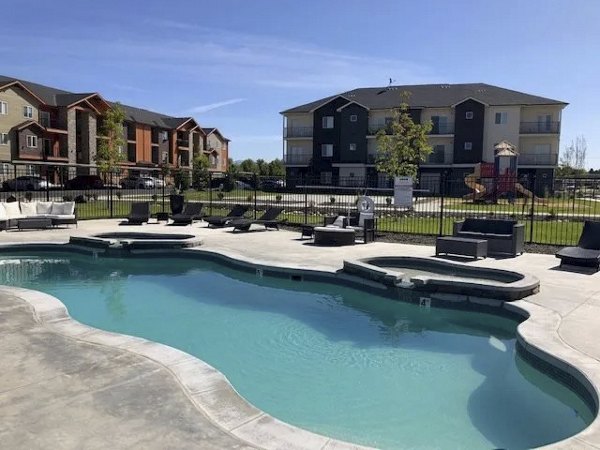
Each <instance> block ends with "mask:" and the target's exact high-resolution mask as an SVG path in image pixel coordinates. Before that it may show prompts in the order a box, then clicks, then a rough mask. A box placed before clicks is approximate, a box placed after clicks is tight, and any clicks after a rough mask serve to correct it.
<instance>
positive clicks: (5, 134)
mask: <svg viewBox="0 0 600 450" xmlns="http://www.w3.org/2000/svg"><path fill="white" fill-rule="evenodd" d="M4 136H6V142H4V139H3V137H4ZM0 145H10V139H9V134H8V133H4V132H2V133H0Z"/></svg>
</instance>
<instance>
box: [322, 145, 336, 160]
mask: <svg viewBox="0 0 600 450" xmlns="http://www.w3.org/2000/svg"><path fill="white" fill-rule="evenodd" d="M321 156H322V157H324V158H331V157H332V156H333V144H321Z"/></svg>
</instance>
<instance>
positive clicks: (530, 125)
mask: <svg viewBox="0 0 600 450" xmlns="http://www.w3.org/2000/svg"><path fill="white" fill-rule="evenodd" d="M519 132H520V133H521V134H558V133H560V122H521V125H520V127H519Z"/></svg>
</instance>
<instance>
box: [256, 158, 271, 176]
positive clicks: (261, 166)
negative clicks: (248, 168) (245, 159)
mask: <svg viewBox="0 0 600 450" xmlns="http://www.w3.org/2000/svg"><path fill="white" fill-rule="evenodd" d="M256 168H257V169H258V174H259V175H260V176H265V175H269V165H268V164H267V162H266V161H265V160H264V159H261V158H259V159H257V160H256Z"/></svg>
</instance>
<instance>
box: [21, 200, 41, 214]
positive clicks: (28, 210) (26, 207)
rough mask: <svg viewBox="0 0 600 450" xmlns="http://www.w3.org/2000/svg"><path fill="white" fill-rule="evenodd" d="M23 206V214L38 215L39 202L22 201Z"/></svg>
mask: <svg viewBox="0 0 600 450" xmlns="http://www.w3.org/2000/svg"><path fill="white" fill-rule="evenodd" d="M20 206H21V214H23V215H24V216H27V217H34V216H37V214H38V213H37V202H22V203H21V204H20Z"/></svg>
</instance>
